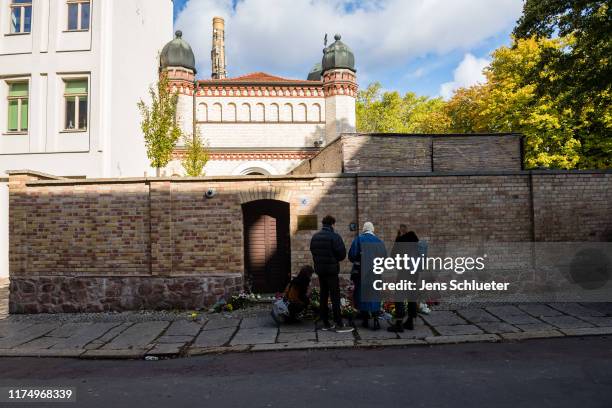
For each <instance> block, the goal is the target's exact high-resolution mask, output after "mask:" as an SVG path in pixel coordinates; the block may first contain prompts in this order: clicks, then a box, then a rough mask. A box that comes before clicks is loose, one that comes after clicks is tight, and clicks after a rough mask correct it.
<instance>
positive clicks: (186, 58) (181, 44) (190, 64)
mask: <svg viewBox="0 0 612 408" xmlns="http://www.w3.org/2000/svg"><path fill="white" fill-rule="evenodd" d="M175 34H176V38H175V39H174V40H172V41H170V42H169V43H168V44H166V45H165V46H164V48H163V49H162V52H161V54H160V56H159V66H160V68H161V69H164V68H168V67H183V68H187V69H191V70H193V72H194V73H195V72H196V69H195V56H194V55H193V50H192V49H191V46H190V45H189V44H188V43H187V41H185V40H183V38H182V37H183V32H182V31H180V30H179V31H177V32H176V33H175Z"/></svg>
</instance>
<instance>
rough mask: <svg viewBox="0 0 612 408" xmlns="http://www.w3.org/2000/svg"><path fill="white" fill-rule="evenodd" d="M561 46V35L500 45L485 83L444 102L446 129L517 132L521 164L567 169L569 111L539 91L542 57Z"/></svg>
mask: <svg viewBox="0 0 612 408" xmlns="http://www.w3.org/2000/svg"><path fill="white" fill-rule="evenodd" d="M565 46H566V43H565V40H564V39H552V40H549V39H537V38H535V37H532V38H529V39H520V40H516V41H514V44H513V45H512V46H511V47H500V48H498V49H497V50H495V51H494V52H493V54H492V61H491V64H490V65H489V66H488V67H487V68H485V76H486V78H487V81H486V82H485V83H484V84H479V85H475V86H473V87H470V88H468V89H459V90H458V91H457V92H456V93H455V94H454V95H453V97H452V98H451V100H450V101H449V102H448V104H447V106H446V110H447V114H448V116H449V117H450V118H451V119H450V121H451V130H452V131H453V132H459V133H472V132H475V133H479V132H491V133H499V132H520V133H523V134H524V135H525V142H526V143H525V165H526V166H527V167H551V168H563V169H571V168H575V167H577V166H578V164H579V162H580V158H581V155H580V153H581V152H580V147H581V143H580V141H579V140H578V139H577V138H576V137H575V134H576V129H577V128H576V127H577V124H576V121H575V112H573V111H572V110H571V109H568V108H564V107H562V106H561V105H560V104H559V103H558V99H555V98H554V97H553V96H551V95H540V94H538V92H537V86H538V83H539V82H540V81H548V80H553V78H551V76H554V73H553V72H551V71H550V70H547V69H543V70H539V69H538V67H539V66H540V61H541V58H542V55H545V54H547V53H549V52H550V51H551V50H556V49H560V48H563V47H565Z"/></svg>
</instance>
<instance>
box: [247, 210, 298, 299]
mask: <svg viewBox="0 0 612 408" xmlns="http://www.w3.org/2000/svg"><path fill="white" fill-rule="evenodd" d="M242 214H243V220H244V265H245V273H246V279H247V280H248V281H250V282H251V286H252V287H251V288H252V290H253V291H254V292H256V293H276V292H282V291H283V290H284V289H285V287H286V286H287V283H289V279H290V277H291V242H290V236H289V203H286V202H284V201H278V200H257V201H251V202H248V203H245V204H243V205H242Z"/></svg>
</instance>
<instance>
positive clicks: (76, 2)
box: [68, 0, 91, 31]
mask: <svg viewBox="0 0 612 408" xmlns="http://www.w3.org/2000/svg"><path fill="white" fill-rule="evenodd" d="M90 9H91V6H90V1H89V0H68V30H70V31H87V30H89V17H90Z"/></svg>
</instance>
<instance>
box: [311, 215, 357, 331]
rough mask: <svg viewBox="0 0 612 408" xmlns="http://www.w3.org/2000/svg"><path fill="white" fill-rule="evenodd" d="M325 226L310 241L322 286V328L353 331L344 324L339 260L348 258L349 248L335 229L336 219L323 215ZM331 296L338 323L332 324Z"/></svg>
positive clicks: (316, 271)
mask: <svg viewBox="0 0 612 408" xmlns="http://www.w3.org/2000/svg"><path fill="white" fill-rule="evenodd" d="M322 222H323V228H322V229H321V230H320V231H319V232H317V233H315V234H314V235H313V236H312V239H311V240H310V252H311V253H312V259H313V261H314V270H315V273H316V274H317V275H318V276H319V285H320V288H321V311H320V318H321V320H322V321H323V328H322V329H323V330H334V329H336V331H339V332H344V331H352V330H353V329H352V328H349V327H347V326H345V325H344V323H343V321H342V314H341V311H340V279H339V276H338V275H339V274H340V262H341V261H343V260H344V259H345V258H346V247H345V246H344V241H342V237H341V236H340V235H338V234H337V233H336V232H335V231H334V225H335V224H336V219H335V218H334V217H332V216H331V215H327V216H325V217H324V218H323V221H322ZM330 297H331V302H332V312H333V315H334V322H335V324H336V326H333V325H331V324H330V323H329V307H328V305H327V302H328V300H329V298H330Z"/></svg>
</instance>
